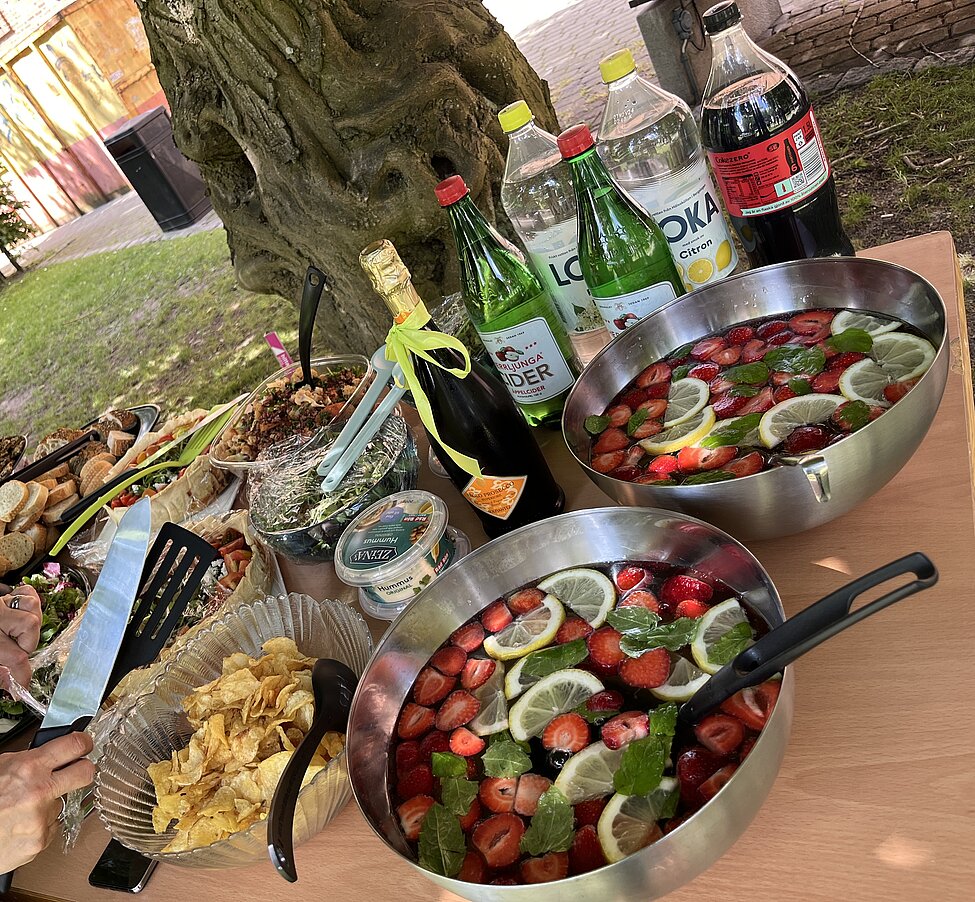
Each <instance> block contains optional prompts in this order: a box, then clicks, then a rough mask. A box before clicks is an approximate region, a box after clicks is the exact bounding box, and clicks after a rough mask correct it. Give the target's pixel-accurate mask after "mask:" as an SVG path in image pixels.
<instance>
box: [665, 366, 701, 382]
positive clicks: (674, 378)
mask: <svg viewBox="0 0 975 902" xmlns="http://www.w3.org/2000/svg"><path fill="white" fill-rule="evenodd" d="M695 366H697V364H696V363H682V364H681V365H680V366H675V367H674V370H673V372H672V373H671V374H670V381H671V382H672V383H673V382H680V380H681V379H686V378H687V374H688V373H689V372H690V371H691V370H692V369H694V367H695Z"/></svg>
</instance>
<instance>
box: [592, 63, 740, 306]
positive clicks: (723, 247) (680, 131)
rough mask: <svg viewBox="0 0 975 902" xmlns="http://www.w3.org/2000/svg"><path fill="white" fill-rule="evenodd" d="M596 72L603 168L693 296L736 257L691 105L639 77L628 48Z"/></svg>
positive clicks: (728, 271)
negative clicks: (650, 226)
mask: <svg viewBox="0 0 975 902" xmlns="http://www.w3.org/2000/svg"><path fill="white" fill-rule="evenodd" d="M599 70H600V73H601V74H602V76H603V81H604V82H606V84H607V85H609V97H608V99H607V101H606V109H605V111H604V112H603V122H602V125H601V126H600V127H599V148H598V149H599V156H600V157H602V159H603V162H604V163H605V164H606V168H607V169H608V170H609V171H610V173H611V174H612V175H613V177H614V178H615V179H616V181H617V182H619V183H620V185H622V186H623V188H625V189H626V191H627V192H628V193H629V195H630V196H631V197H632V198H633V199H634V200H635V201H636V202H637V203H638V204H640V206H642V207H643V208H644V209H645V210H646V211H647V212H648V213H649V214H650V215H651V216H653V218H654V219H655V220H656V221H657V223H658V225H659V226H660V228H661V229H662V230H663V233H664V235H666V236H667V241H668V242H669V244H670V251H671V253H672V254H673V256H674V260H675V261H676V262H677V266H678V267H679V269H680V274H681V278H682V279H683V280H684V284H685V285H686V286H687V289H688V291H690V290H691V289H694V288H700V287H701V286H702V285H707V284H708V283H709V282H716V281H718V280H719V279H723V278H724V277H725V276H728V275H731V273H732V272H733V271H734V269H735V267H736V266H737V265H738V255H737V253H736V252H735V247H734V244H733V243H732V241H731V235H730V234H729V232H728V227H727V225H726V224H725V219H724V216H722V214H721V208H720V207H719V206H718V192H717V191H716V190H715V187H714V183H713V182H712V181H711V176H710V174H709V173H708V165H707V160H706V157H705V154H704V151H703V149H702V148H701V139H700V136H699V135H698V131H697V125H696V124H695V122H694V117H693V115H692V113H691V111H690V109H689V108H688V106H687V104H685V103H684V101H682V100H681V99H680V98H679V97H675V96H674V95H673V94H669V93H667V92H666V91H662V90H661V89H660V88H658V87H657V86H656V85H654V84H651V83H650V82H649V81H647V80H646V79H643V78H641V77H640V76H639V75H638V74H637V72H636V65H635V64H634V62H633V54H631V53H630V51H629V50H621V51H619V52H618V53H614V54H612V55H611V56H607V57H606V58H605V59H604V60H602V62H600V64H599Z"/></svg>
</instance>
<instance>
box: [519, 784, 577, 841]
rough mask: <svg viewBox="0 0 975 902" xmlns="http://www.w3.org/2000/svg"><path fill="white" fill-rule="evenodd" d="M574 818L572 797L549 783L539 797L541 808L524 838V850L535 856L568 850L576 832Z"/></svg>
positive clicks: (539, 806) (522, 839)
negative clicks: (570, 799) (549, 785)
mask: <svg viewBox="0 0 975 902" xmlns="http://www.w3.org/2000/svg"><path fill="white" fill-rule="evenodd" d="M572 818H573V815H572V806H571V805H570V804H569V800H568V799H567V798H566V797H565V796H564V795H562V793H561V791H560V790H558V789H556V788H555V787H554V786H551V787H549V788H548V789H547V790H546V791H545V792H543V793H542V796H541V798H539V800H538V809H537V810H536V812H535V815H534V817H533V818H532V822H531V824H530V826H529V827H528V829H527V830H526V831H525V835H524V836H523V837H522V838H521V851H522V852H524V853H525V854H526V855H532V856H537V855H544V854H545V853H546V852H568V851H569V848H570V846H571V845H572V840H573V838H574V836H575V832H574V831H573V819H572Z"/></svg>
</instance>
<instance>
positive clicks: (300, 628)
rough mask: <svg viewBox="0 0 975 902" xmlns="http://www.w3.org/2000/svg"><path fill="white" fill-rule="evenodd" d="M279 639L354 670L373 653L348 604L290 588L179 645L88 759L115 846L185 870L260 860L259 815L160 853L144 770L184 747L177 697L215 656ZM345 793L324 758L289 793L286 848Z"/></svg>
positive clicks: (166, 838)
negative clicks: (291, 810) (190, 845)
mask: <svg viewBox="0 0 975 902" xmlns="http://www.w3.org/2000/svg"><path fill="white" fill-rule="evenodd" d="M277 636H284V637H287V638H290V639H293V640H294V641H295V644H296V645H297V646H298V649H299V650H300V651H301V652H302V653H303V654H305V655H308V656H310V657H318V658H335V659H336V660H339V661H343V662H344V663H346V664H347V665H348V666H349V667H351V668H352V670H353V671H355V673H356V674H361V673H362V671H363V670H364V668H365V666H366V662H367V661H368V660H369V656H370V654H371V653H372V639H371V637H370V635H369V630H368V629H367V627H366V624H365V621H363V619H362V618H361V617H360V616H359V615H358V614H357V613H356V612H355V611H354V610H352V609H351V608H350V607H349V606H348V605H345V604H342V603H341V602H337V601H321V602H319V601H315V600H314V599H313V598H310V597H309V596H307V595H300V594H297V593H291V594H290V595H280V596H277V597H270V598H264V599H262V600H260V601H256V602H252V603H251V604H245V605H241V606H240V607H238V608H236V609H234V610H233V611H231V612H229V613H227V614H226V615H224V616H223V617H221V618H220V619H219V620H217V621H215V622H214V623H213V624H212V626H210V627H209V628H208V629H206V630H203V631H202V632H201V633H200V634H199V635H198V636H196V638H194V639H193V640H192V641H190V642H189V643H187V645H186V648H185V649H184V650H183V651H182V652H181V653H180V655H179V658H178V659H177V660H172V661H170V662H169V663H168V664H167V665H166V667H165V669H164V670H163V671H162V673H160V675H159V677H158V678H157V679H156V680H155V681H154V682H153V683H152V685H151V686H150V687H149V688H148V689H147V691H146V693H145V694H144V695H143V696H142V697H140V698H139V700H138V701H137V702H136V703H135V705H134V706H133V707H132V710H131V712H129V713H128V715H127V717H126V718H125V720H124V721H123V722H122V723H121V724H120V725H119V726H118V727H117V728H116V729H115V730H114V731H113V733H112V734H111V735H110V737H109V738H108V741H107V742H106V743H105V744H104V747H103V751H102V754H101V756H100V757H99V758H98V760H97V761H96V762H95V767H96V776H95V806H96V808H97V809H98V816H99V817H100V818H101V819H102V821H103V822H104V823H105V826H107V827H108V829H109V830H110V831H111V833H112V836H113V837H115V839H117V840H118V841H119V842H120V843H122V844H123V845H125V846H128V847H129V848H131V849H135V850H136V851H138V852H141V853H142V854H143V855H146V856H147V857H149V858H154V859H156V860H158V861H165V862H169V863H172V864H178V865H183V866H184V867H200V868H223V867H240V866H242V865H247V864H252V863H254V862H256V861H260V860H263V859H266V858H267V854H268V853H267V829H266V823H267V822H266V821H265V820H259V821H257V822H256V823H255V824H253V825H252V826H251V827H250V828H248V829H247V830H243V831H241V832H240V833H235V834H234V835H233V836H230V837H228V838H227V839H223V840H220V841H219V842H215V843H212V844H211V845H209V846H204V847H201V848H198V849H191V850H188V851H185V852H163V851H162V850H163V849H164V848H165V846H166V845H167V844H168V843H169V842H170V840H171V839H172V838H173V833H172V831H170V832H169V833H162V834H158V833H156V832H155V831H154V830H153V828H152V809H153V806H154V805H155V802H156V796H155V792H154V790H153V786H152V781H151V780H150V779H149V775H148V773H147V771H146V768H147V767H148V766H149V765H150V764H154V763H155V762H157V761H162V760H165V759H167V758H169V757H170V755H171V754H172V751H173V750H174V749H180V748H183V747H184V746H185V745H186V744H187V742H188V741H189V738H190V736H191V735H192V732H193V731H192V729H191V728H190V726H189V723H188V722H187V719H186V716H185V714H184V713H183V709H182V705H181V701H182V699H183V698H184V697H185V696H187V695H189V694H190V692H192V691H193V690H194V689H195V688H197V687H199V686H202V685H205V684H206V683H209V682H210V681H211V680H214V679H216V678H217V677H218V676H220V673H221V665H222V663H223V660H224V658H226V657H228V656H229V655H232V654H233V653H234V652H238V651H242V652H244V653H245V654H248V655H251V656H252V657H255V658H256V657H260V655H261V654H262V652H261V645H262V644H263V643H264V642H266V641H267V640H268V639H273V638H275V637H277ZM351 794H352V791H351V787H350V785H349V773H348V764H347V762H346V756H345V751H342V752H341V753H340V754H339V755H337V756H336V757H335V758H333V759H332V760H331V761H330V762H329V764H328V766H327V767H325V768H323V769H322V770H321V771H320V772H319V773H318V774H316V775H315V778H314V779H313V780H311V782H309V783H308V785H307V786H305V787H304V789H302V790H301V792H300V793H299V795H298V804H297V807H296V809H295V821H294V841H295V845H296V846H297V845H299V844H300V843H303V842H305V841H306V840H308V839H310V838H311V837H312V836H314V835H315V834H316V833H318V832H319V831H320V830H321V829H322V828H323V827H324V826H325V825H326V824H327V823H328V822H329V821H330V820H331V819H332V818H333V817H335V815H336V814H338V813H339V812H340V811H341V810H342V808H344V807H345V804H346V802H348V801H349V798H350V796H351Z"/></svg>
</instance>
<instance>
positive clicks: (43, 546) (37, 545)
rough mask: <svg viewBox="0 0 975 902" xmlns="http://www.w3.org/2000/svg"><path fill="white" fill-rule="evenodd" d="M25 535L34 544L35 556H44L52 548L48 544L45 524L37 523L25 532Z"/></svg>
mask: <svg viewBox="0 0 975 902" xmlns="http://www.w3.org/2000/svg"><path fill="white" fill-rule="evenodd" d="M24 535H25V536H27V538H28V539H30V540H31V541H32V542H33V543H34V554H44V552H45V551H47V549H48V548H49V547H50V546H49V545H48V544H47V527H46V526H45V525H44V524H43V523H35V524H34V525H33V526H31V527H30V528H29V529H27V530H25V531H24Z"/></svg>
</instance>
